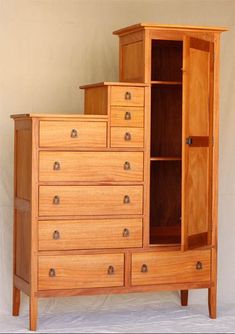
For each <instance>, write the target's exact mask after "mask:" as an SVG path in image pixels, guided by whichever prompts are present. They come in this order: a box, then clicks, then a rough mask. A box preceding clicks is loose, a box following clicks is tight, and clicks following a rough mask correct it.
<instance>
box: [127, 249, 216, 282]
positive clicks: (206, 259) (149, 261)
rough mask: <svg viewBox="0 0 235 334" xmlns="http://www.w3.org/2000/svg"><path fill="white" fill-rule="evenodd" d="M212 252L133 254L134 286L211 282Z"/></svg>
mask: <svg viewBox="0 0 235 334" xmlns="http://www.w3.org/2000/svg"><path fill="white" fill-rule="evenodd" d="M210 259H211V252H210V250H203V251H188V252H180V251H178V252H149V253H148V252H146V253H133V254H132V278H131V279H132V285H148V284H171V283H172V284H174V283H190V282H192V283H193V282H194V283H197V282H209V281H210Z"/></svg>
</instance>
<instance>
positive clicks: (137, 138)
mask: <svg viewBox="0 0 235 334" xmlns="http://www.w3.org/2000/svg"><path fill="white" fill-rule="evenodd" d="M111 147H132V148H134V147H136V148H142V147H144V129H143V128H122V127H120V128H119V127H112V128H111Z"/></svg>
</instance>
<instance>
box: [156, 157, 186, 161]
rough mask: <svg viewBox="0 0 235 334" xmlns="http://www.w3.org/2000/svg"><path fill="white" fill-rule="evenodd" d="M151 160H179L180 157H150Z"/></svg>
mask: <svg viewBox="0 0 235 334" xmlns="http://www.w3.org/2000/svg"><path fill="white" fill-rule="evenodd" d="M150 160H151V161H181V160H182V158H181V157H151V158H150Z"/></svg>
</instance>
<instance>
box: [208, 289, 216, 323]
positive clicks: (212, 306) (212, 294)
mask: <svg viewBox="0 0 235 334" xmlns="http://www.w3.org/2000/svg"><path fill="white" fill-rule="evenodd" d="M216 295H217V293H216V287H213V288H210V289H208V307H209V316H210V318H211V319H216V315H217V310H216V309H217V302H216V297H217V296H216Z"/></svg>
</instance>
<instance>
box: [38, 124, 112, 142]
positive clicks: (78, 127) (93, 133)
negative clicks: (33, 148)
mask: <svg viewBox="0 0 235 334" xmlns="http://www.w3.org/2000/svg"><path fill="white" fill-rule="evenodd" d="M106 128H107V125H106V122H87V121H86V122H85V121H84V122H76V121H67V122H65V121H41V122H40V138H39V145H40V146H41V147H106Z"/></svg>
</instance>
